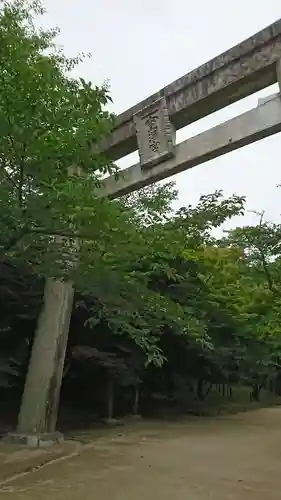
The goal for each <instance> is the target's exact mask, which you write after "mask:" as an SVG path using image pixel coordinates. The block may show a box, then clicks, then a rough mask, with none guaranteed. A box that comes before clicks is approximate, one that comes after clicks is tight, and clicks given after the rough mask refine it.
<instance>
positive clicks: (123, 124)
mask: <svg viewBox="0 0 281 500" xmlns="http://www.w3.org/2000/svg"><path fill="white" fill-rule="evenodd" d="M280 58H281V19H280V20H278V21H276V22H275V23H273V24H271V25H270V26H268V27H267V28H265V29H263V30H262V31H260V32H259V33H256V34H255V35H253V36H252V37H250V38H248V39H247V40H244V41H243V42H242V43H240V44H238V45H236V46H235V47H233V48H231V49H230V50H228V51H226V52H224V53H222V54H220V55H219V56H217V57H215V58H214V59H212V60H211V61H208V62H207V63H205V64H203V65H202V66H200V67H198V68H197V69H195V70H193V71H191V72H190V73H188V74H186V75H184V76H183V77H181V78H179V79H178V80H176V81H174V82H172V83H171V84H169V85H167V87H164V88H163V89H161V90H160V91H159V92H157V93H155V94H153V95H152V96H150V97H148V98H147V99H145V100H144V101H142V102H140V103H139V104H137V105H136V106H133V107H132V108H130V109H128V110H127V111H125V112H124V113H122V114H120V115H119V116H118V118H117V124H116V129H115V130H114V132H113V134H112V136H111V137H110V138H109V139H108V140H107V141H105V142H104V144H103V145H102V149H103V150H106V151H107V152H108V154H109V155H110V156H111V158H112V159H113V160H116V159H119V158H122V157H123V156H126V155H127V154H129V153H132V152H133V151H135V150H136V149H137V147H138V144H137V138H136V128H135V124H134V120H133V116H134V115H135V114H136V113H138V112H139V111H140V110H141V109H143V108H145V107H146V106H149V105H151V104H152V103H153V102H154V101H157V100H158V99H160V98H161V97H165V98H166V101H167V107H168V111H169V116H170V118H171V121H172V123H173V124H174V126H175V128H176V129H180V128H181V127H183V126H185V125H188V124H189V123H192V122H193V121H195V120H198V119H200V118H202V117H203V116H206V115H208V114H210V113H212V112H214V111H217V110H218V109H220V108H223V107H224V106H227V105H228V104H231V103H233V102H235V101H237V100H239V99H241V98H243V97H246V96H248V95H250V94H252V93H254V92H257V91H258V90H261V89H263V88H265V87H267V86H268V85H271V84H273V83H275V82H276V69H275V66H276V61H277V60H279V59H280Z"/></svg>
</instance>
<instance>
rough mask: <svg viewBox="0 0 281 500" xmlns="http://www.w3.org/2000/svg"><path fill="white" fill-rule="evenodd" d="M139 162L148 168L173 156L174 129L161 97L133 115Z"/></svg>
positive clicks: (164, 101) (163, 99) (164, 100)
mask: <svg viewBox="0 0 281 500" xmlns="http://www.w3.org/2000/svg"><path fill="white" fill-rule="evenodd" d="M134 123H135V127H136V133H137V141H138V148H139V156H140V164H141V167H143V168H148V167H152V166H155V165H157V164H158V163H161V162H163V161H165V160H167V159H169V158H171V157H172V156H174V147H175V129H174V127H173V125H172V123H171V121H170V118H169V113H168V109H167V104H166V99H165V98H164V97H162V98H161V99H159V100H158V101H155V102H154V103H153V104H151V105H150V106H147V107H145V108H144V109H142V110H141V111H139V112H138V113H136V114H135V115H134Z"/></svg>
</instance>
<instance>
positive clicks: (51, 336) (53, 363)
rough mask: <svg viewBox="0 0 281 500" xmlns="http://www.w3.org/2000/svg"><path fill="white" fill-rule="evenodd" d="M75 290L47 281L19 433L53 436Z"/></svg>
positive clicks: (67, 284)
mask: <svg viewBox="0 0 281 500" xmlns="http://www.w3.org/2000/svg"><path fill="white" fill-rule="evenodd" d="M73 297H74V289H73V286H72V284H71V283H64V282H62V281H56V280H53V279H48V280H47V281H46V286H45V292H44V305H43V308H42V311H41V313H40V316H39V319H38V325H37V330H36V333H35V338H34V342H33V346H32V352H31V358H30V361H29V367H28V372H27V377H26V381H25V388H24V393H23V397H22V403H21V409H20V414H19V419H18V426H17V431H18V432H19V433H22V434H34V433H36V434H39V433H49V432H54V431H55V428H56V420H57V412H58V404H59V395H60V388H61V381H62V374H63V365H64V358H65V351H66V346H67V338H68V331H69V325H70V320H71V312H72V305H73Z"/></svg>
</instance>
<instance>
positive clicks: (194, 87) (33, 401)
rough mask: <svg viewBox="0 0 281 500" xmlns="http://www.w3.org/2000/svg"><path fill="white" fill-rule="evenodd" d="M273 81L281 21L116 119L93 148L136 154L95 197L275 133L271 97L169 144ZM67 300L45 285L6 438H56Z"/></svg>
mask: <svg viewBox="0 0 281 500" xmlns="http://www.w3.org/2000/svg"><path fill="white" fill-rule="evenodd" d="M276 82H278V83H279V89H280V93H281V19H280V20H278V21H277V22H275V23H274V24H272V25H270V26H268V27H267V28H265V29H263V30H262V31H260V32H259V33H256V34H255V35H253V36H252V37H251V38H248V39H247V40H245V41H243V42H242V43H240V44H239V45H236V46H235V47H233V48H231V49H230V50H228V51H226V52H224V53H223V54H221V55H219V56H218V57H215V58H214V59H212V60H211V61H209V62H207V63H206V64H203V65H202V66H200V67H198V68H197V69H195V70H194V71H191V72H190V73H188V74H187V75H185V76H183V77H182V78H179V79H178V80H176V81H174V82H173V83H171V84H170V85H168V86H167V87H164V88H163V89H161V90H160V91H159V92H157V93H156V94H154V95H152V96H150V97H149V98H148V99H146V100H144V101H142V102H141V103H139V104H137V105H136V106H134V107H132V108H130V109H129V110H127V111H125V112H124V113H122V114H121V115H119V116H118V118H117V125H116V128H115V130H114V131H113V134H112V136H111V137H110V138H109V139H108V140H107V141H105V142H104V143H103V144H102V145H101V149H102V150H103V151H106V152H107V153H108V154H109V156H110V158H111V159H112V160H118V159H120V158H122V157H123V156H126V155H127V154H129V153H132V152H133V151H136V150H137V149H138V151H139V157H140V161H139V163H137V164H136V165H133V166H132V167H130V168H127V169H126V170H123V171H122V172H121V175H120V178H119V180H117V181H116V180H115V178H114V177H109V178H107V179H105V181H104V183H103V189H102V192H101V196H108V197H110V198H116V197H119V196H121V195H123V194H125V193H129V192H132V191H134V190H137V189H139V188H141V187H143V186H147V185H149V184H152V183H154V182H157V181H159V180H161V179H164V178H167V177H170V176H172V175H175V174H177V173H179V172H181V171H184V170H187V169H189V168H192V167H195V166H196V165H199V164H201V163H203V162H206V161H208V160H210V159H213V158H216V157H218V156H220V155H223V154H225V153H227V152H230V151H233V150H235V149H237V148H240V147H243V146H246V145H247V144H250V143H253V142H255V141H258V140H260V139H262V138H265V137H268V136H270V135H273V134H276V133H277V132H280V131H281V99H280V93H278V94H275V95H272V96H269V97H268V98H265V99H261V100H259V102H258V105H257V107H256V108H254V109H252V110H251V111H248V112H246V113H244V114H242V115H239V116H237V117H236V118H233V119H231V120H229V121H226V122H224V123H221V124H220V125H218V126H216V127H214V128H211V129H209V130H207V131H205V132H203V133H201V134H199V135H197V136H194V137H192V138H190V139H187V140H186V141H184V142H182V143H180V144H178V145H177V144H176V141H175V135H176V130H178V129H180V128H182V127H184V126H186V125H188V124H190V123H192V122H194V121H196V120H198V119H200V118H202V117H204V116H206V115H208V114H211V113H213V112H214V111H217V110H218V109H221V108H223V107H225V106H227V105H229V104H231V103H234V102H236V101H238V100H239V99H242V98H244V97H246V96H248V95H250V94H253V93H254V92H257V91H259V90H261V89H264V88H266V87H268V86H269V85H271V84H273V83H276ZM72 302H73V287H72V285H71V284H69V283H58V282H53V284H52V283H49V285H48V284H47V287H46V290H45V307H44V310H43V312H42V314H41V318H39V327H38V329H37V333H36V336H35V340H34V344H33V349H32V355H31V360H30V364H29V370H28V375H27V379H26V385H25V391H24V395H23V400H22V405H21V410H20V415H19V422H18V427H17V432H16V433H15V434H12V435H10V440H11V441H14V442H15V441H16V442H22V443H25V444H28V445H31V446H40V444H41V443H45V444H47V443H52V442H54V441H55V440H57V439H59V435H58V434H57V433H56V432H55V431H56V419H57V408H58V402H59V393H60V386H61V380H62V372H63V364H64V356H65V350H66V345H67V337H68V330H69V323H70V317H71V309H72ZM46 318H47V321H46ZM43 319H45V321H43ZM41 320H42V321H41ZM43 323H44V327H43ZM40 324H41V327H40Z"/></svg>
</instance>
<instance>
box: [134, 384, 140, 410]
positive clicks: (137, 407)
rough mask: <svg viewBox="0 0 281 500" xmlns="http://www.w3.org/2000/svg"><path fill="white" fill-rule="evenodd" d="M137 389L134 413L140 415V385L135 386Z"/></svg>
mask: <svg viewBox="0 0 281 500" xmlns="http://www.w3.org/2000/svg"><path fill="white" fill-rule="evenodd" d="M134 390H135V399H134V405H133V415H138V412H139V400H140V388H139V386H138V385H136V386H135V387H134Z"/></svg>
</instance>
